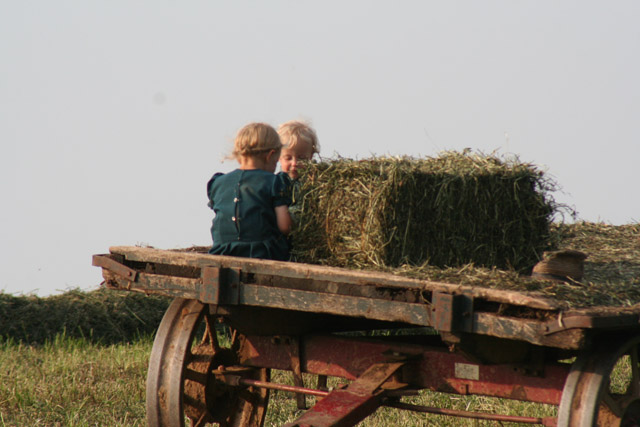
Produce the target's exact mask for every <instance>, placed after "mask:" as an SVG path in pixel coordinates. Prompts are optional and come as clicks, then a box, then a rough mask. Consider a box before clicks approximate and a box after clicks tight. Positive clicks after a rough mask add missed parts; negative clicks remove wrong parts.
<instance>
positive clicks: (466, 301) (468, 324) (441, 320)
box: [431, 292, 473, 332]
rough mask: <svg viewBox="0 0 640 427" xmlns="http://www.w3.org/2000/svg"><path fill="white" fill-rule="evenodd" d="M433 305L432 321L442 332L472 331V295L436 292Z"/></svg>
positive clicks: (432, 301)
mask: <svg viewBox="0 0 640 427" xmlns="http://www.w3.org/2000/svg"><path fill="white" fill-rule="evenodd" d="M431 306H432V308H431V311H432V313H431V323H432V325H433V327H434V328H435V329H437V330H439V331H442V332H454V331H461V332H471V331H472V329H473V298H472V297H470V296H468V295H452V294H448V293H444V292H434V293H433V298H432V300H431Z"/></svg>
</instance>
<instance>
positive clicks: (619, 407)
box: [558, 336, 640, 427]
mask: <svg viewBox="0 0 640 427" xmlns="http://www.w3.org/2000/svg"><path fill="white" fill-rule="evenodd" d="M639 346H640V336H638V337H634V338H631V339H628V338H625V339H617V340H614V341H613V342H611V341H608V342H603V343H601V345H600V346H599V347H598V348H597V349H596V350H595V351H594V352H588V353H584V354H582V355H581V356H579V357H578V359H577V360H576V361H575V362H574V364H573V366H572V368H571V372H570V373H569V376H568V377H567V381H566V382H565V386H564V390H563V392H562V399H561V401H560V407H559V408H558V426H562V427H565V426H566V427H577V426H580V427H591V426H607V427H611V426H622V427H630V426H639V425H640V360H639V358H638V357H639V354H640V353H639V351H638V348H639Z"/></svg>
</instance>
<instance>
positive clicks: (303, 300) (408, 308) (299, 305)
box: [230, 284, 431, 326]
mask: <svg viewBox="0 0 640 427" xmlns="http://www.w3.org/2000/svg"><path fill="white" fill-rule="evenodd" d="M237 297H238V301H237V303H238V304H241V305H251V306H258V307H270V308H281V309H286V310H296V311H305V312H309V313H325V314H336V315H343V316H352V317H363V318H367V319H372V320H383V321H389V322H403V323H407V324H410V325H418V326H430V325H431V313H430V312H429V308H428V306H427V305H425V304H411V303H406V302H395V301H385V300H377V299H373V298H362V297H352V296H346V295H332V294H325V293H319V292H309V291H301V290H293V289H283V288H271V287H265V286H260V285H247V284H243V285H241V286H240V287H239V291H238V296H237ZM230 302H232V301H230ZM232 303H233V302H232Z"/></svg>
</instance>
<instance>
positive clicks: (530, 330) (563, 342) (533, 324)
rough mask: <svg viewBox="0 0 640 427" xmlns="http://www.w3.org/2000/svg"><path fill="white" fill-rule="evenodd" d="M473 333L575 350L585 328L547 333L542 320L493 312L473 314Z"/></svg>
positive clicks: (580, 342) (582, 338)
mask: <svg viewBox="0 0 640 427" xmlns="http://www.w3.org/2000/svg"><path fill="white" fill-rule="evenodd" d="M473 317H474V319H473V320H474V321H473V330H472V332H473V333H477V334H482V335H490V336H494V337H499V338H507V339H512V340H518V341H527V342H530V343H532V344H537V345H543V346H550V347H557V348H562V349H566V350H576V349H580V348H582V347H583V346H584V342H585V338H586V336H585V330H584V329H570V330H566V331H562V332H558V333H556V334H552V335H547V334H546V327H545V326H546V325H545V324H544V323H543V322H540V321H536V320H531V319H516V318H513V317H504V316H499V315H496V314H493V313H481V312H480V313H474V314H473Z"/></svg>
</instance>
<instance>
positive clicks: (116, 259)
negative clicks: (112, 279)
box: [92, 254, 138, 282]
mask: <svg viewBox="0 0 640 427" xmlns="http://www.w3.org/2000/svg"><path fill="white" fill-rule="evenodd" d="M123 258H124V257H122V256H119V255H112V254H107V255H94V256H93V262H92V265H93V266H95V267H102V268H104V269H106V270H109V271H110V272H112V273H113V274H116V275H118V276H121V277H122V278H124V279H126V280H129V281H131V282H135V281H136V279H137V277H138V272H137V271H135V270H134V269H132V268H129V267H127V266H126V265H123V264H122V259H123Z"/></svg>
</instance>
